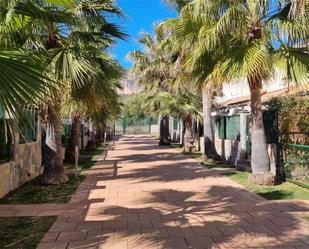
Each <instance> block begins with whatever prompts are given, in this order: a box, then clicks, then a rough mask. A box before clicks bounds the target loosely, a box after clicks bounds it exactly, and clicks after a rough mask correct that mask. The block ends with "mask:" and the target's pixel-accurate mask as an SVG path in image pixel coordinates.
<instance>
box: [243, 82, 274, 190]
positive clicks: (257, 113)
mask: <svg viewBox="0 0 309 249" xmlns="http://www.w3.org/2000/svg"><path fill="white" fill-rule="evenodd" d="M248 83H249V87H250V94H251V116H252V128H251V142H252V147H251V150H252V151H251V168H252V174H251V175H250V177H249V178H250V179H251V180H252V181H254V182H255V183H258V184H262V185H273V184H274V180H275V177H274V176H273V175H272V174H271V172H270V162H269V155H268V152H267V144H266V136H265V130H264V123H263V111H262V101H261V89H262V79H261V78H260V77H249V78H248Z"/></svg>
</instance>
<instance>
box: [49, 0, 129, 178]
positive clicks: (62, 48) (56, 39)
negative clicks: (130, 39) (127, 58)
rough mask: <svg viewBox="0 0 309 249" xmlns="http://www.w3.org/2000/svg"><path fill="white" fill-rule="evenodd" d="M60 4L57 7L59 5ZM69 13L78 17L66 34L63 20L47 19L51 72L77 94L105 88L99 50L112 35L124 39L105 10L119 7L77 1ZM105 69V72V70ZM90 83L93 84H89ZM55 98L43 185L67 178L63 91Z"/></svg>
mask: <svg viewBox="0 0 309 249" xmlns="http://www.w3.org/2000/svg"><path fill="white" fill-rule="evenodd" d="M57 7H58V6H56V8H57ZM67 12H68V13H67V14H71V15H72V16H73V17H75V22H74V23H73V25H72V24H70V23H68V25H67V26H66V29H68V30H69V31H70V33H69V34H68V35H67V36H63V35H62V34H61V30H59V27H60V25H61V24H60V23H55V22H47V23H46V24H47V25H48V26H49V25H50V24H51V25H52V26H54V29H52V30H49V31H50V33H49V35H48V38H47V42H46V49H47V51H48V52H49V56H48V57H49V58H50V59H51V60H50V65H52V66H53V68H52V72H51V74H52V75H53V76H54V77H55V78H56V79H57V80H59V81H60V82H61V83H62V84H64V85H67V84H69V86H70V87H69V88H71V89H72V92H73V94H74V92H75V91H78V90H79V89H84V88H85V87H91V86H92V85H95V86H96V87H97V89H103V90H104V89H105V87H104V84H102V83H104V81H102V79H103V78H104V77H106V76H108V69H112V67H111V66H110V65H109V64H108V59H106V58H104V56H102V55H101V53H100V50H104V49H106V48H107V47H108V46H109V45H110V44H111V42H112V41H113V37H118V38H124V36H125V35H124V34H123V33H122V32H120V31H119V30H118V28H117V27H116V26H115V25H113V24H110V23H109V22H107V20H106V18H105V15H104V13H105V12H108V13H114V14H119V13H120V12H119V10H118V9H117V8H116V7H115V6H113V5H112V4H110V3H109V2H106V1H88V2H86V3H85V2H77V3H75V4H73V5H70V6H69V8H68V10H67ZM103 69H104V70H105V71H104V70H103ZM89 83H90V85H89ZM53 95H54V96H55V97H54V98H53V99H52V101H50V102H49V105H48V106H49V108H48V110H49V113H48V119H47V134H46V138H47V139H46V145H47V146H46V153H45V154H46V161H45V168H44V173H43V183H44V184H59V183H63V182H65V181H66V180H67V178H66V176H65V174H64V168H63V163H62V153H61V150H62V149H61V144H60V139H59V138H60V132H59V130H58V127H59V126H60V123H61V119H60V108H59V107H60V106H61V94H60V93H59V91H58V92H56V93H55V92H54V94H53ZM91 135H92V136H91V138H92V139H91V140H90V143H89V144H91V142H93V143H92V145H89V146H92V147H91V148H95V136H94V130H93V131H92V134H91Z"/></svg>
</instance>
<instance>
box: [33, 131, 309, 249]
mask: <svg viewBox="0 0 309 249" xmlns="http://www.w3.org/2000/svg"><path fill="white" fill-rule="evenodd" d="M88 174H89V176H88V177H87V179H86V180H85V182H84V183H83V184H82V185H81V186H80V188H79V189H78V191H77V192H76V194H75V196H74V197H73V199H72V200H71V201H70V203H69V205H70V207H71V208H70V209H68V210H66V211H64V212H62V213H61V214H60V215H59V217H58V219H57V221H56V222H55V223H54V224H53V226H52V227H51V229H50V231H49V232H48V233H47V234H46V235H45V237H44V238H43V240H42V242H41V244H40V245H39V247H38V248H40V249H49V248H55V249H56V248H57V249H63V248H66V249H72V248H74V249H77V248H78V249H81V248H85V249H94V248H95V249H98V248H100V249H102V248H103V249H117V248H121V249H127V248H129V249H147V248H151V249H156V248H164V249H165V248H166V249H169V248H174V249H182V248H192V249H193V248H196V249H198V248H249V247H250V248H251V247H254V248H275V247H278V248H309V226H308V224H309V223H307V222H305V221H302V220H300V219H298V218H296V217H295V216H294V215H292V213H293V212H295V211H308V205H307V204H306V203H303V202H272V201H265V200H264V199H262V198H261V197H259V196H257V195H255V194H252V193H250V192H248V191H246V190H245V189H244V188H243V187H241V186H240V185H238V184H236V183H234V182H232V181H231V180H229V179H228V178H226V177H223V176H222V175H220V172H219V171H216V170H207V169H204V168H202V167H201V166H200V165H199V164H198V163H197V162H196V161H195V160H193V159H190V158H187V157H185V156H184V155H182V154H180V153H179V152H178V151H176V150H175V149H172V148H169V147H159V146H157V145H156V141H153V140H152V139H151V138H150V137H148V136H134V137H133V136H132V137H130V136H125V137H123V138H121V139H120V141H118V142H116V146H115V150H113V151H111V152H109V155H108V157H107V161H105V162H102V163H101V164H98V165H96V166H95V167H94V168H92V169H90V170H89V171H88Z"/></svg>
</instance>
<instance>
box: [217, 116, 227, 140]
mask: <svg viewBox="0 0 309 249" xmlns="http://www.w3.org/2000/svg"><path fill="white" fill-rule="evenodd" d="M217 122H218V127H219V138H220V139H225V138H226V119H225V117H222V118H218V119H217Z"/></svg>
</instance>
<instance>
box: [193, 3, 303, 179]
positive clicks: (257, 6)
mask: <svg viewBox="0 0 309 249" xmlns="http://www.w3.org/2000/svg"><path fill="white" fill-rule="evenodd" d="M293 2H295V1H285V2H284V3H283V4H279V3H278V2H272V1H263V0H250V1H240V0H239V1H225V0H218V1H211V0H197V1H195V2H194V3H193V4H192V5H191V10H192V13H193V14H192V16H193V18H194V17H200V16H202V17H206V18H207V20H206V21H205V22H204V24H203V27H202V28H201V29H200V30H199V32H198V39H199V46H198V47H197V48H196V51H195V53H194V55H193V60H198V59H199V58H201V56H204V55H207V54H210V53H213V52H216V51H222V52H223V53H222V54H221V55H220V57H219V58H217V62H216V65H215V67H214V75H217V76H219V78H221V82H222V81H229V80H231V79H241V78H245V79H246V80H247V82H248V85H249V89H250V93H251V116H252V131H251V132H252V135H251V136H252V159H251V166H252V174H251V176H250V178H251V179H252V180H253V181H255V182H257V183H259V184H273V182H274V176H273V175H272V174H271V173H270V163H269V157H268V153H267V146H266V140H265V130H264V124H263V112H262V103H261V90H262V87H263V82H264V81H265V80H267V79H269V78H271V77H272V76H273V75H274V74H275V72H276V70H280V71H281V72H285V74H286V78H287V79H288V81H289V82H292V83H293V84H298V83H308V66H309V62H308V54H307V44H308V40H307V37H308V27H309V26H308V13H307V12H305V15H303V16H301V15H300V14H296V16H298V18H290V17H289V13H291V6H294V4H293ZM305 5H306V7H304V8H305V9H307V8H308V2H307V1H306V4H305ZM299 9H303V8H299ZM296 13H299V12H298V11H296ZM294 16H295V15H294Z"/></svg>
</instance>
